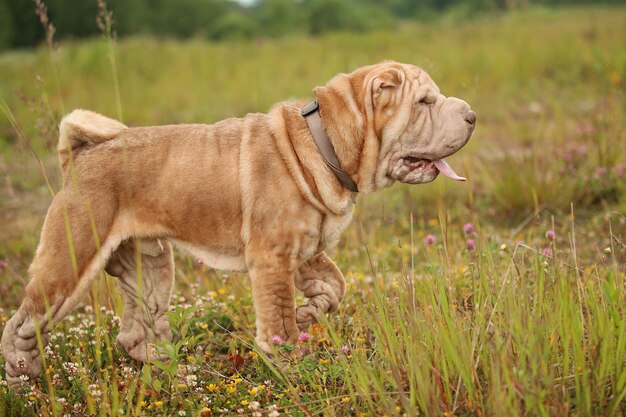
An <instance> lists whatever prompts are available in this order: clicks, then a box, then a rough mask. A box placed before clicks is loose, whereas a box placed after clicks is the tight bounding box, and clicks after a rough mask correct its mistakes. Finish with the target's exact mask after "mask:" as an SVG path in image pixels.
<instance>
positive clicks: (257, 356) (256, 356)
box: [248, 351, 259, 361]
mask: <svg viewBox="0 0 626 417" xmlns="http://www.w3.org/2000/svg"><path fill="white" fill-rule="evenodd" d="M248 356H250V357H251V358H252V360H254V361H255V360H257V359H259V354H258V353H256V352H254V351H250V352H249V353H248Z"/></svg>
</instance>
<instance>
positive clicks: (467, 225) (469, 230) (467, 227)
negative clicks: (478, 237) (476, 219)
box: [463, 223, 476, 235]
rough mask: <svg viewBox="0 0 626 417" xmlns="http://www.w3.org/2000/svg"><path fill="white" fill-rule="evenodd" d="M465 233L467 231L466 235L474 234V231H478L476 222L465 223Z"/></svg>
mask: <svg viewBox="0 0 626 417" xmlns="http://www.w3.org/2000/svg"><path fill="white" fill-rule="evenodd" d="M463 233H465V234H466V235H473V234H474V233H476V228H475V227H474V223H465V224H464V225H463Z"/></svg>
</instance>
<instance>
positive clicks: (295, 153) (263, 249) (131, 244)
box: [2, 62, 476, 385]
mask: <svg viewBox="0 0 626 417" xmlns="http://www.w3.org/2000/svg"><path fill="white" fill-rule="evenodd" d="M314 93H315V97H316V100H315V101H313V102H310V103H308V104H307V102H306V101H302V100H296V101H291V102H283V103H279V104H277V105H275V106H274V107H273V108H272V109H271V110H270V112H269V113H268V114H248V115H247V116H245V117H242V118H232V119H227V120H224V121H221V122H219V123H215V124H213V125H202V124H189V125H172V126H156V127H127V126H125V125H124V124H122V123H120V122H118V121H116V120H112V119H109V118H107V117H104V116H101V115H99V114H97V113H93V112H90V111H86V110H75V111H73V112H72V113H70V114H69V115H67V116H66V117H65V118H64V119H63V120H62V121H61V123H60V139H59V145H58V152H59V159H60V163H61V166H62V171H63V181H64V185H63V188H62V189H61V191H59V192H58V193H57V194H56V196H55V197H54V200H53V201H52V204H51V205H50V208H49V209H48V213H47V215H46V219H45V222H44V225H43V230H42V232H41V240H40V242H39V246H38V248H37V251H36V254H35V258H34V260H33V262H32V264H31V266H30V269H29V274H30V281H29V283H28V285H27V287H26V290H25V296H24V300H23V302H22V304H21V306H20V307H19V309H18V310H17V312H16V313H15V315H14V316H13V317H12V318H11V319H10V320H9V321H8V323H7V325H6V327H5V329H4V333H3V335H2V353H3V355H4V357H5V360H6V371H7V379H8V381H9V382H10V383H11V384H13V385H20V382H22V381H24V380H26V379H27V378H25V377H24V376H27V377H28V378H33V377H35V376H36V375H37V374H38V373H39V372H40V371H41V367H42V365H41V364H42V361H41V358H40V355H39V351H40V346H39V345H38V341H37V340H38V339H39V340H41V341H42V342H43V344H44V345H45V344H46V343H47V342H46V339H47V334H48V332H49V331H50V329H51V327H52V326H53V325H54V324H55V323H57V322H59V321H60V320H61V319H62V318H63V317H64V316H66V315H67V314H68V313H69V312H70V311H72V309H74V308H75V307H76V306H77V305H78V304H79V303H80V302H81V301H82V300H83V299H84V297H85V294H86V292H87V291H88V289H89V288H90V286H91V284H92V282H93V280H94V279H95V277H97V276H98V275H99V273H100V271H101V270H102V268H105V270H106V271H107V272H108V273H109V274H110V275H112V276H115V277H118V278H119V279H120V284H121V287H122V289H123V290H124V293H125V300H126V301H125V302H126V306H125V311H124V314H123V317H122V324H121V330H120V334H119V335H118V337H117V342H118V345H119V346H120V348H121V349H122V350H124V351H125V352H126V353H127V354H128V355H130V356H131V357H132V358H134V359H137V360H139V361H146V360H149V359H150V358H152V357H154V355H158V352H157V351H156V350H155V344H156V343H158V342H162V341H165V340H167V339H169V338H170V337H171V331H170V327H169V323H168V321H167V317H166V315H165V313H166V312H167V311H168V309H169V301H170V295H171V292H172V288H173V284H174V282H173V281H174V262H173V256H172V243H173V244H175V245H177V246H180V247H182V248H184V249H186V250H188V251H189V252H191V253H192V254H193V255H195V256H198V257H200V258H201V259H203V260H204V262H205V263H206V264H207V265H208V266H210V267H212V268H216V269H223V270H231V271H247V272H248V273H249V274H250V280H251V286H252V298H253V302H254V309H255V313H256V342H257V344H258V345H259V347H261V348H262V349H263V350H265V351H270V350H271V349H270V348H271V347H270V343H271V340H272V338H273V337H274V336H280V338H282V339H283V340H284V341H286V342H294V341H295V340H296V339H297V338H298V335H299V332H300V331H302V330H304V329H306V327H307V326H308V325H309V324H310V323H312V322H313V321H315V320H316V318H317V317H319V315H320V314H323V313H326V312H330V311H334V310H336V309H337V308H338V304H339V302H340V301H341V299H342V298H343V296H344V293H345V284H344V279H343V276H342V274H341V272H340V271H339V269H338V268H337V266H336V265H335V264H334V263H333V261H332V260H331V259H330V258H329V257H328V255H327V254H326V252H325V250H327V249H329V248H332V247H333V245H334V244H335V243H336V242H337V240H338V238H339V235H340V234H341V232H342V231H343V230H344V229H345V228H346V227H347V226H348V224H349V223H350V220H351V218H352V214H353V212H354V204H355V197H356V195H357V193H360V194H369V193H372V192H374V191H378V190H381V189H382V188H385V187H388V186H390V185H391V184H392V183H394V182H395V181H400V182H403V183H409V184H422V183H427V182H430V181H432V180H434V179H435V178H436V177H437V175H438V174H439V172H441V173H443V174H444V175H446V176H448V177H451V178H454V179H457V180H463V178H462V177H459V176H458V175H456V174H455V172H454V171H453V170H452V168H451V167H450V166H449V165H448V164H447V163H446V162H445V161H444V160H443V158H444V157H446V156H448V155H452V154H453V153H455V152H456V151H458V150H459V149H460V148H461V147H462V146H463V145H465V143H466V142H467V141H468V140H469V138H470V136H471V134H472V132H473V130H474V125H475V121H476V116H475V114H474V112H473V111H471V110H470V106H469V105H468V104H467V103H466V102H464V101H462V100H459V99H458V98H453V97H446V96H444V95H443V94H441V93H440V92H439V88H438V87H437V85H436V84H435V83H434V82H433V80H432V79H431V78H430V77H429V76H428V74H427V73H426V72H424V71H423V70H422V69H420V68H418V67H415V66H413V65H406V64H400V63H396V62H383V63H380V64H376V65H372V66H367V67H363V68H359V69H357V70H356V71H354V72H352V73H350V74H339V75H337V76H335V77H334V78H332V79H331V80H330V82H328V84H326V85H325V86H323V87H317V88H315V89H314ZM138 268H141V271H139V270H138ZM139 272H141V274H139ZM138 275H140V276H141V285H139V284H138V279H137V277H138ZM140 287H141V288H140ZM296 288H297V289H298V290H300V291H303V293H304V295H305V297H307V303H306V304H304V305H302V306H300V307H296V302H295V290H296ZM38 334H40V336H41V337H38V336H37V335H38Z"/></svg>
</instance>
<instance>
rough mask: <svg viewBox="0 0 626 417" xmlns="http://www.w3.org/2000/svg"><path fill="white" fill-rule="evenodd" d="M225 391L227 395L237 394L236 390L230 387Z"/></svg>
mask: <svg viewBox="0 0 626 417" xmlns="http://www.w3.org/2000/svg"><path fill="white" fill-rule="evenodd" d="M226 391H228V393H229V394H234V393H235V392H237V389H236V388H235V387H233V386H232V385H231V386H230V387H228V388H226Z"/></svg>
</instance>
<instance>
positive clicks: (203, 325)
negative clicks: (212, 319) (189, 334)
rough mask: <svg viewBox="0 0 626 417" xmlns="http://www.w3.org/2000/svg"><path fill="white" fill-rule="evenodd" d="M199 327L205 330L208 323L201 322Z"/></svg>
mask: <svg viewBox="0 0 626 417" xmlns="http://www.w3.org/2000/svg"><path fill="white" fill-rule="evenodd" d="M200 328H201V329H202V330H206V329H208V328H209V325H208V324H206V323H204V324H202V326H200Z"/></svg>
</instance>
